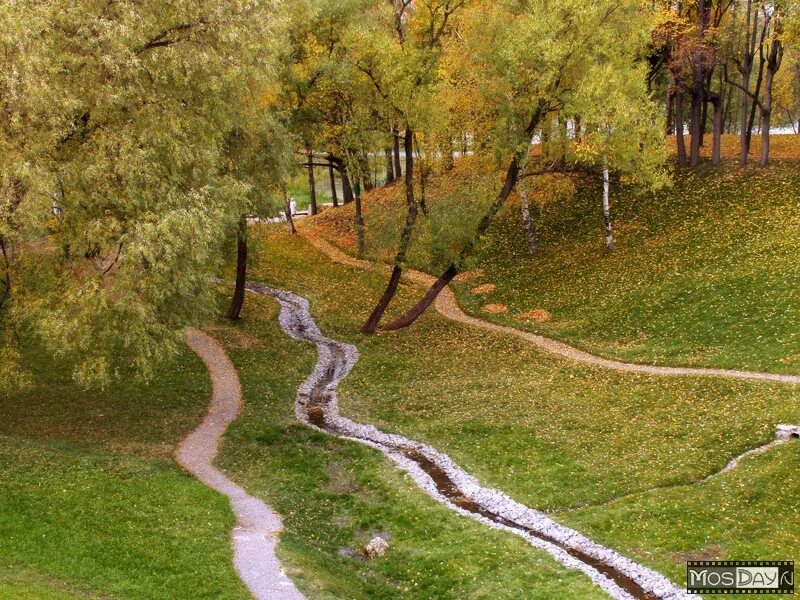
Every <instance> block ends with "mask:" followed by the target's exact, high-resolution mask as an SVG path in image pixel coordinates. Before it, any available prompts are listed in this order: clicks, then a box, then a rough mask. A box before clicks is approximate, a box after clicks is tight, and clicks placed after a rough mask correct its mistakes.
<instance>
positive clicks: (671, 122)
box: [667, 92, 676, 135]
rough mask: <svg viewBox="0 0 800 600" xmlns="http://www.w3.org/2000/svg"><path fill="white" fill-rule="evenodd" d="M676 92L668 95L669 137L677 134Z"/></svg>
mask: <svg viewBox="0 0 800 600" xmlns="http://www.w3.org/2000/svg"><path fill="white" fill-rule="evenodd" d="M675 95H676V94H675V92H669V94H667V135H673V134H674V133H675Z"/></svg>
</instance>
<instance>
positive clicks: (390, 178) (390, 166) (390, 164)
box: [384, 148, 394, 185]
mask: <svg viewBox="0 0 800 600" xmlns="http://www.w3.org/2000/svg"><path fill="white" fill-rule="evenodd" d="M384 153H385V154H386V185H390V184H392V183H394V156H393V155H392V149H391V148H386V150H385V151H384Z"/></svg>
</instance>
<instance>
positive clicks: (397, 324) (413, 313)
mask: <svg viewBox="0 0 800 600" xmlns="http://www.w3.org/2000/svg"><path fill="white" fill-rule="evenodd" d="M518 178H519V158H518V157H516V156H515V157H514V158H513V159H512V160H511V164H509V166H508V170H507V171H506V180H505V183H504V184H503V189H502V190H501V191H500V194H498V196H497V198H496V199H495V201H494V202H493V203H492V205H491V206H490V207H489V210H488V211H487V212H486V214H485V215H484V216H483V218H482V219H481V222H480V223H479V224H478V228H477V229H476V231H475V235H473V236H472V238H470V240H469V241H468V242H467V243H466V244H465V245H464V247H463V248H462V249H461V253H460V254H459V259H458V261H456V262H453V263H451V264H450V266H449V267H447V269H446V270H445V271H444V273H442V274H441V275H440V276H439V278H438V279H437V280H436V281H435V282H434V284H433V285H432V286H431V287H430V288H429V289H428V291H427V292H426V293H425V296H423V298H422V300H420V301H419V302H418V303H417V304H415V305H414V306H413V307H412V308H411V309H410V310H409V311H408V312H406V313H405V314H404V315H402V316H401V317H399V318H397V319H395V320H394V321H392V322H391V323H389V324H388V325H387V326H386V327H384V328H383V329H384V330H385V331H396V330H398V329H402V328H404V327H408V326H409V325H411V324H412V323H413V322H414V321H416V320H417V319H419V318H420V317H421V316H422V315H423V313H424V312H425V311H426V310H428V308H429V307H430V306H431V304H433V303H434V301H435V300H436V298H437V297H438V296H439V294H440V293H441V291H442V290H443V289H444V288H446V287H447V286H448V285H449V284H450V282H451V281H453V278H454V277H455V276H456V275H458V273H459V271H460V266H459V265H460V264H463V262H464V260H465V259H466V257H467V256H469V255H470V254H471V253H472V251H473V249H474V248H475V245H476V244H477V243H478V240H479V239H480V238H481V237H482V236H483V234H484V233H486V230H487V229H489V225H491V223H492V220H493V219H494V216H495V215H496V214H497V212H498V211H499V210H500V209H501V208H502V207H503V205H504V204H505V202H506V200H508V197H509V196H510V195H511V192H512V191H514V186H515V185H516V184H517V180H518Z"/></svg>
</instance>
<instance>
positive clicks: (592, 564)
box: [247, 283, 694, 600]
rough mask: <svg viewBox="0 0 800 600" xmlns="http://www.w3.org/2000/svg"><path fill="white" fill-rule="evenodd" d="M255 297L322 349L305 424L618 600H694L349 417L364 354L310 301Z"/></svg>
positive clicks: (448, 463) (303, 407)
mask: <svg viewBox="0 0 800 600" xmlns="http://www.w3.org/2000/svg"><path fill="white" fill-rule="evenodd" d="M247 289H248V290H249V291H251V292H254V293H257V294H262V295H266V296H271V297H273V298H275V299H276V300H277V301H278V302H279V303H280V306H281V311H280V318H279V319H280V324H281V327H282V328H283V330H284V331H285V332H286V333H287V334H288V335H289V336H291V337H292V338H294V339H296V340H301V341H305V342H309V343H312V344H314V345H315V346H316V348H317V353H318V360H317V364H316V367H315V369H314V371H313V372H312V373H311V375H310V376H309V377H308V379H307V380H306V381H305V382H304V383H303V384H302V385H301V386H300V388H299V389H298V393H297V402H296V405H295V413H296V415H297V417H298V419H300V420H301V421H303V422H304V423H306V424H308V425H310V426H312V427H314V428H316V429H319V430H321V431H324V432H326V433H329V434H331V435H335V436H337V437H340V438H345V439H349V440H355V441H358V442H360V443H362V444H366V445H369V446H371V447H373V448H377V449H378V450H380V451H381V452H383V453H384V454H385V455H386V456H387V457H389V458H390V459H391V460H392V461H393V462H394V463H395V464H396V465H397V466H398V467H399V468H400V469H402V470H404V471H405V472H407V473H408V474H410V475H411V477H412V478H413V479H414V481H415V482H416V483H417V484H418V485H419V487H420V488H422V489H423V490H424V491H425V492H427V493H428V494H429V495H431V496H432V497H434V498H435V499H436V500H438V501H439V502H441V503H442V504H445V505H446V506H448V507H449V508H450V509H451V510H454V511H456V512H458V513H460V514H462V515H464V516H468V517H471V518H473V519H475V520H477V521H479V522H481V523H483V524H485V525H487V526H489V527H492V528H494V529H501V530H506V531H509V532H512V533H514V534H516V535H519V536H520V537H522V538H524V539H526V540H527V541H528V542H529V543H530V544H531V545H533V546H535V547H537V548H540V549H542V550H544V551H546V552H548V553H549V554H550V555H551V556H552V557H553V558H555V559H556V560H557V561H558V562H560V563H561V564H563V565H565V566H566V567H569V568H573V569H577V570H580V571H582V572H583V573H584V574H586V575H587V576H588V577H589V578H590V579H591V580H592V581H593V582H594V583H596V584H597V585H599V586H600V587H601V588H602V589H603V590H604V591H605V592H606V593H608V594H609V595H610V596H611V597H612V598H616V599H619V600H623V599H624V600H629V599H636V600H656V599H664V600H666V599H679V598H681V599H689V598H693V597H694V596H691V595H689V594H688V593H687V592H686V591H684V590H683V589H682V588H681V587H678V586H676V585H675V584H674V583H672V582H671V581H670V580H669V579H667V578H666V577H664V576H663V575H661V574H660V573H658V572H656V571H653V570H652V569H650V568H648V567H645V566H644V565H641V564H639V563H637V562H635V561H633V560H631V559H629V558H626V557H624V556H622V555H621V554H619V553H617V552H616V551H614V550H611V549H610V548H606V547H604V546H602V545H600V544H598V543H596V542H593V541H592V540H590V539H588V538H587V537H585V536H583V535H582V534H580V533H579V532H577V531H575V530H573V529H570V528H568V527H566V526H564V525H561V524H559V523H557V522H556V521H553V520H552V519H551V518H549V517H548V516H547V515H546V514H544V513H542V512H541V511H537V510H534V509H532V508H530V507H528V506H525V505H523V504H520V503H518V502H516V501H515V500H513V499H512V498H510V497H509V496H507V495H506V494H504V493H503V492H501V491H498V490H495V489H491V488H486V487H483V486H482V485H481V484H480V483H479V482H478V481H477V480H476V479H475V478H473V477H472V476H471V475H469V474H468V473H466V472H465V471H463V470H461V469H460V468H459V467H458V466H457V465H456V464H455V463H454V462H453V460H452V459H451V458H450V457H449V456H447V455H446V454H443V453H441V452H439V451H438V450H436V449H435V448H433V447H432V446H429V445H427V444H423V443H421V442H417V441H414V440H410V439H408V438H405V437H403V436H400V435H395V434H388V433H384V432H382V431H380V430H379V429H377V428H376V427H374V426H372V425H363V424H359V423H355V422H353V421H351V420H349V419H347V418H345V417H342V416H341V415H340V414H339V406H338V398H337V396H336V388H337V387H338V385H339V383H340V382H341V381H342V380H343V379H344V378H345V377H347V375H348V374H349V373H350V371H351V370H352V368H353V367H354V366H355V364H356V362H357V361H358V350H357V349H356V348H355V347H354V346H352V345H350V344H345V343H343V342H339V341H336V340H333V339H330V338H327V337H325V336H324V335H322V333H321V332H320V330H319V328H318V327H317V324H316V322H315V321H314V319H313V317H312V316H311V313H310V311H309V304H308V301H307V300H306V299H305V298H302V297H300V296H297V295H296V294H292V293H291V292H286V291H282V290H276V289H273V288H270V287H267V286H264V285H259V284H254V283H251V284H248V286H247Z"/></svg>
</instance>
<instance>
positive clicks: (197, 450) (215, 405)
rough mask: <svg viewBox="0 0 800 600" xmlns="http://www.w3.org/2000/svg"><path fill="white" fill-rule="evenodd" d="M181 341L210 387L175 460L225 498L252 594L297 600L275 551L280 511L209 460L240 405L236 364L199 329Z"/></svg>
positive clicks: (239, 563) (237, 557) (238, 563)
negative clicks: (197, 423)
mask: <svg viewBox="0 0 800 600" xmlns="http://www.w3.org/2000/svg"><path fill="white" fill-rule="evenodd" d="M186 341H187V343H188V344H189V347H190V348H191V349H192V350H194V351H195V352H196V353H197V355H198V356H200V358H201V359H202V361H203V362H204V363H205V365H206V368H207V369H208V372H209V374H210V376H211V381H212V384H213V391H212V394H211V405H210V406H209V409H208V413H207V414H206V417H205V419H203V422H202V423H201V424H200V426H199V427H198V428H197V429H195V430H194V431H193V432H192V433H191V434H189V435H188V436H187V437H186V438H185V439H184V440H183V441H182V442H181V444H180V446H179V447H178V450H177V452H176V456H177V459H178V463H179V464H180V465H181V466H182V467H183V468H184V469H186V470H187V471H189V472H190V473H192V474H193V475H194V476H195V477H197V479H199V480H200V481H202V482H203V483H204V484H206V485H207V486H208V487H210V488H212V489H214V490H216V491H218V492H220V493H221V494H225V495H226V496H227V497H228V498H229V499H230V501H231V508H232V509H233V512H234V514H235V515H236V526H235V527H234V529H233V532H232V536H231V537H232V541H233V550H234V558H233V563H234V567H236V571H237V572H238V573H239V577H241V579H242V581H243V582H244V583H245V585H246V586H247V588H248V589H249V590H250V593H251V594H252V595H253V597H254V598H256V599H257V600H279V599H280V600H302V599H304V598H305V597H304V596H303V595H302V594H301V593H300V592H298V591H297V589H296V588H295V587H294V584H293V583H292V581H291V580H290V579H289V578H288V577H287V576H286V575H285V574H284V572H283V571H282V570H281V566H280V564H279V562H278V558H277V557H276V556H275V546H276V544H277V541H278V533H279V532H280V530H281V519H280V517H279V516H278V515H277V514H275V513H274V512H273V511H272V509H270V508H269V507H268V506H267V505H266V504H264V503H263V502H262V501H261V500H259V499H258V498H254V497H253V496H250V495H248V494H247V492H246V491H244V490H243V489H242V488H241V487H239V486H238V485H236V484H235V483H233V482H232V481H231V480H230V479H228V478H227V477H226V476H225V474H224V473H222V471H219V470H218V469H216V468H215V467H214V465H213V461H214V458H215V457H216V455H217V449H218V446H219V441H220V439H222V436H223V435H224V434H225V431H226V430H227V428H228V425H230V424H231V423H232V422H233V421H234V420H235V419H236V417H237V416H239V411H240V410H241V402H242V391H241V388H240V386H239V376H238V375H237V373H236V368H235V367H234V366H233V363H231V361H230V359H229V358H228V356H227V354H225V350H223V349H222V346H220V345H219V344H218V343H217V342H216V341H215V340H214V339H213V338H212V337H210V336H208V335H206V334H205V333H203V332H201V331H198V330H196V329H188V330H187V332H186Z"/></svg>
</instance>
